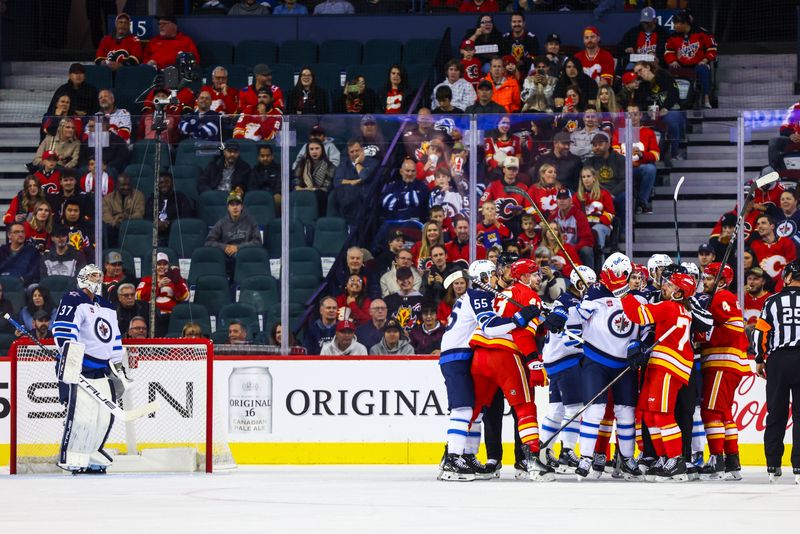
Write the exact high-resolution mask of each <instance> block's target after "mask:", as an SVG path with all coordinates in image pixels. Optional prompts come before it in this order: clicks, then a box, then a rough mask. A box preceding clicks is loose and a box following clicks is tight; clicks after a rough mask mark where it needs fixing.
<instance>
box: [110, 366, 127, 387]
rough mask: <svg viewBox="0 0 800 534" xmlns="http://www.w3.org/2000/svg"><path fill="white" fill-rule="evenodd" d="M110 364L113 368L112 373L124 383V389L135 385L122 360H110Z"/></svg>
mask: <svg viewBox="0 0 800 534" xmlns="http://www.w3.org/2000/svg"><path fill="white" fill-rule="evenodd" d="M108 366H109V367H110V368H111V373H112V374H113V375H114V376H115V377H117V380H119V381H120V382H121V383H122V387H123V389H128V388H129V387H131V386H133V380H132V379H130V378H128V372H127V370H126V369H125V366H124V365H122V362H109V363H108Z"/></svg>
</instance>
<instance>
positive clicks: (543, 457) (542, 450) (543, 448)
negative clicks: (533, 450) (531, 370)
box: [539, 325, 678, 464]
mask: <svg viewBox="0 0 800 534" xmlns="http://www.w3.org/2000/svg"><path fill="white" fill-rule="evenodd" d="M676 328H678V325H672V326H670V327H669V328H668V329H667V331H666V332H664V333H663V334H661V337H659V338H658V339H657V340H656V342H655V343H653V344H652V345H651V346H650V347H648V348H647V349H645V351H644V352H650V351H652V350H653V349H654V348H655V347H656V345H658V344H659V343H661V342H662V341H664V340H665V339H666V338H667V336H669V335H670V334H671V333H672V332H673V331H675V329H676ZM631 369H633V368H632V367H631V366H630V365H628V366H627V367H625V369H623V370H622V372H620V374H618V375H617V376H615V377H614V379H613V380H612V381H611V382H609V383H608V385H607V386H606V387H604V388H603V389H601V390H600V392H599V393H598V394H597V395H595V396H594V397H592V399H591V400H590V401H589V402H587V403H586V404H584V405H583V408H581V409H580V410H578V413H576V414H575V415H573V416H572V417H570V418H569V421H567V422H566V423H564V424H563V425H561V428H559V429H558V430H556V431H555V433H553V435H552V436H550V437H549V438H548V439H547V441H545V442H544V443H542V444H541V445H539V461H541V462H542V463H544V464H546V463H547V449H548V446H549V445H550V443H552V442H553V440H554V439H556V436H558V435H559V434H560V433H561V432H562V431H563V430H564V429H565V428H567V427H568V426H569V425H571V424H572V423H573V422H574V421H575V420H576V419H577V418H578V417H580V416H581V415H583V412H585V411H586V410H587V409H588V408H589V406H591V405H592V404H594V403H595V402H597V399H599V398H600V397H602V396H603V395H604V394H605V393H606V392H607V391H608V390H610V389H611V388H612V386H613V385H614V384H616V383H617V382H618V381H619V380H620V379H621V378H622V377H623V376H625V373H627V372H628V371H630V370H631Z"/></svg>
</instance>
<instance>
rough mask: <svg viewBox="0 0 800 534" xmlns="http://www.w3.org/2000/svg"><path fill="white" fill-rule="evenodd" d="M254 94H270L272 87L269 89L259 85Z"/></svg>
mask: <svg viewBox="0 0 800 534" xmlns="http://www.w3.org/2000/svg"><path fill="white" fill-rule="evenodd" d="M256 94H257V95H269V96H272V89H270V88H269V87H260V88H259V89H258V91H256Z"/></svg>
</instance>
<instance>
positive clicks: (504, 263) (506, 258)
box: [497, 252, 519, 267]
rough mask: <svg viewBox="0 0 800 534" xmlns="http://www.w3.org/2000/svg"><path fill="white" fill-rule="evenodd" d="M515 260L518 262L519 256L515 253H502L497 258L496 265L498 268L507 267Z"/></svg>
mask: <svg viewBox="0 0 800 534" xmlns="http://www.w3.org/2000/svg"><path fill="white" fill-rule="evenodd" d="M517 260H519V254H517V253H516V252H503V253H502V254H500V255H499V256H498V257H497V265H498V266H499V267H508V266H509V265H511V264H512V263H514V262H516V261H517Z"/></svg>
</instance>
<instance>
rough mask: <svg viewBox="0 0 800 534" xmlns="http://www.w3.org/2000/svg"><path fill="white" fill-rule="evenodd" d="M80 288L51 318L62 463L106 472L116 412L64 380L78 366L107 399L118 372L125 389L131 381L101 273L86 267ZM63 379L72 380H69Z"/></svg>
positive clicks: (85, 470)
mask: <svg viewBox="0 0 800 534" xmlns="http://www.w3.org/2000/svg"><path fill="white" fill-rule="evenodd" d="M77 279H78V291H70V292H69V293H66V294H65V295H64V296H63V297H62V298H61V302H60V303H59V305H58V312H57V314H56V318H55V320H54V321H53V337H54V338H55V342H56V344H57V346H58V352H59V358H58V359H59V362H58V365H57V374H58V379H59V382H58V390H59V400H60V401H61V402H62V403H64V404H65V405H66V408H67V418H66V421H65V424H64V435H63V437H62V440H61V453H60V456H59V462H58V466H59V467H61V468H62V469H65V470H67V471H71V472H73V473H75V474H79V473H98V474H100V473H105V471H106V468H107V467H108V466H109V465H111V462H112V460H111V457H110V456H109V455H108V454H107V453H106V452H105V451H104V450H103V446H104V445H105V441H106V439H107V438H108V433H109V431H110V430H111V426H112V425H113V424H114V416H112V415H111V414H110V413H109V412H108V411H107V410H104V409H102V408H100V405H99V404H98V402H97V401H96V400H95V399H93V398H92V397H91V396H90V395H89V393H87V392H86V391H84V390H83V389H81V388H79V387H78V386H77V384H76V383H71V382H73V381H72V380H68V379H66V378H65V370H67V371H66V372H67V373H68V372H69V371H68V370H69V368H70V367H73V366H77V365H80V369H81V371H80V374H81V375H83V377H84V378H85V379H86V381H87V382H88V383H89V384H90V385H91V386H93V387H94V388H96V389H97V390H98V391H100V392H101V393H102V394H103V395H105V396H106V397H107V398H112V399H113V398H114V397H115V391H114V384H113V383H112V381H111V376H112V375H114V376H115V377H116V378H118V379H119V381H120V382H121V383H122V385H123V387H126V386H128V385H129V384H130V382H131V381H130V380H128V378H127V376H126V373H125V369H124V367H123V365H122V359H123V354H124V352H123V348H122V336H121V335H120V332H119V326H118V323H117V312H116V311H115V310H114V307H113V306H112V305H111V303H110V302H109V301H108V300H106V299H105V298H104V297H102V296H101V295H100V292H101V289H102V283H103V272H102V271H101V270H100V268H98V267H97V266H96V265H92V264H90V265H86V266H85V267H83V268H82V269H81V270H80V272H79V273H78V276H77ZM65 380H68V382H69V383H68V382H67V381H65Z"/></svg>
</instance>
